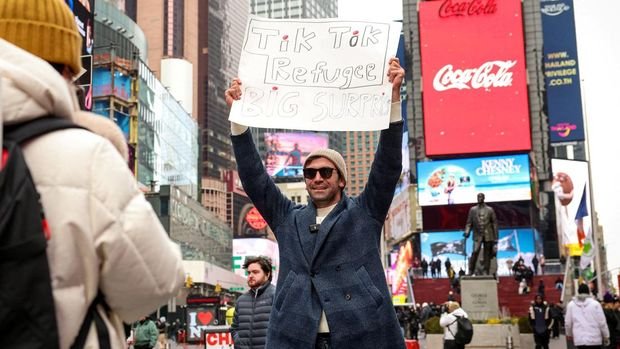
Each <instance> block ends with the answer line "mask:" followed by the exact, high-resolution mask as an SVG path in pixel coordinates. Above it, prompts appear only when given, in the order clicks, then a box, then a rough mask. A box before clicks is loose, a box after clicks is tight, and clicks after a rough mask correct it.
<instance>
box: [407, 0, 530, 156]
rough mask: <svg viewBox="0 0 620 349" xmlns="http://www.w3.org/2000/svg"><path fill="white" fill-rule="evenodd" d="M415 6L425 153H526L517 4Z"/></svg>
mask: <svg viewBox="0 0 620 349" xmlns="http://www.w3.org/2000/svg"><path fill="white" fill-rule="evenodd" d="M419 7H420V12H419V18H420V20H419V23H420V50H421V52H420V54H421V59H422V91H423V93H422V97H423V105H424V139H425V148H426V155H427V156H431V157H432V156H438V155H455V154H471V153H496V152H507V151H525V150H530V148H531V139H530V116H529V107H528V97H527V77H526V70H525V55H524V45H523V17H522V13H521V1H520V0H501V1H497V0H465V1H458V0H440V1H420V2H419Z"/></svg>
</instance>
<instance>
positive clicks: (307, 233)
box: [225, 58, 405, 349]
mask: <svg viewBox="0 0 620 349" xmlns="http://www.w3.org/2000/svg"><path fill="white" fill-rule="evenodd" d="M387 73H388V74H387V78H388V80H389V81H390V82H391V83H392V96H391V100H392V106H391V115H390V124H389V128H388V129H385V130H382V131H381V136H380V140H379V143H378V146H377V149H376V153H375V159H374V162H373V164H372V169H371V171H370V174H369V177H368V181H367V184H366V188H365V189H364V191H363V192H362V193H361V194H360V195H359V196H357V197H349V196H347V195H346V193H345V192H344V188H345V186H346V183H347V168H346V163H345V161H344V159H343V157H342V155H340V154H339V153H338V152H336V151H334V150H332V149H320V150H316V151H314V152H312V153H310V154H309V155H308V157H307V158H306V159H305V162H304V166H303V175H304V180H305V184H306V190H307V191H308V194H309V196H310V199H311V200H310V201H309V203H308V205H298V204H296V203H294V202H293V201H291V200H290V199H289V198H287V197H286V196H284V195H283V194H282V193H281V192H280V190H279V189H278V187H277V186H276V185H275V184H274V182H273V180H272V179H271V177H270V176H269V175H268V174H267V172H266V171H265V168H264V166H263V164H262V160H261V157H260V155H259V154H258V152H257V150H256V146H255V145H254V142H253V141H252V134H251V133H250V131H249V129H248V128H247V127H245V126H242V125H239V124H236V123H231V132H232V137H231V139H232V144H233V149H234V152H235V158H236V160H237V167H238V170H239V177H240V178H241V181H242V184H243V188H244V189H245V191H246V193H247V194H248V196H249V197H250V199H252V202H253V203H254V205H255V206H256V208H257V209H258V211H259V212H260V214H261V215H262V216H263V218H264V219H265V221H267V223H268V224H269V226H270V227H271V229H272V231H273V232H274V235H275V236H276V238H277V240H278V248H279V252H280V271H279V280H280V281H279V282H278V286H277V290H276V295H275V300H274V304H273V308H272V311H271V318H270V323H269V330H268V335H267V346H266V347H267V348H269V349H314V348H338V349H348V348H351V349H353V348H355V349H381V348H386V349H388V348H389V349H401V348H405V341H404V338H403V335H402V333H401V330H400V326H399V324H398V320H397V319H396V312H395V310H394V306H393V304H392V300H391V294H390V290H389V289H388V286H387V282H386V279H385V272H384V270H383V266H382V263H381V260H382V255H381V228H382V227H383V222H384V221H385V217H386V215H387V212H388V209H389V207H390V204H391V202H392V198H393V195H394V189H395V187H396V183H397V182H398V180H399V177H400V175H401V171H402V165H401V163H402V159H401V158H402V151H401V147H402V134H403V122H402V116H401V115H400V86H401V84H402V81H403V78H404V70H403V69H402V68H401V66H400V63H399V61H398V59H396V58H392V59H390V61H389V68H388V72H387ZM240 85H241V81H240V80H239V79H234V80H233V82H232V84H231V87H230V88H229V89H228V90H226V93H225V94H226V102H227V103H228V105H229V106H231V105H232V103H233V101H234V100H240V99H241V86H240Z"/></svg>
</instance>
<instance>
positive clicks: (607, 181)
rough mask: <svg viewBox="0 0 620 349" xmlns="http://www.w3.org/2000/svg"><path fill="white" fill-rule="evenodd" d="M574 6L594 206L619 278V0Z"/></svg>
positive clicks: (586, 0)
mask: <svg viewBox="0 0 620 349" xmlns="http://www.w3.org/2000/svg"><path fill="white" fill-rule="evenodd" d="M574 5H575V22H576V23H575V24H576V26H577V49H578V52H579V68H580V73H581V80H582V85H581V87H582V96H583V104H584V107H585V108H584V109H585V113H586V119H587V122H588V124H587V127H588V134H589V145H590V157H591V158H590V160H591V161H590V164H591V166H590V167H591V169H592V178H593V180H592V188H593V191H594V194H593V197H594V206H595V207H594V208H595V210H596V211H597V212H598V217H599V224H600V225H602V226H603V230H604V233H605V245H606V246H605V247H606V249H607V260H608V263H609V265H608V268H609V270H612V276H615V275H616V274H617V273H618V271H617V270H613V269H614V268H618V267H620V253H619V252H620V236H619V234H618V232H619V230H620V203H619V202H618V200H619V199H620V178H619V175H620V165H618V161H619V160H620V142H618V140H620V137H619V136H620V116H619V113H620V42H619V41H618V37H619V36H620V22H618V19H617V14H618V13H620V1H617V0H596V1H593V0H575V3H574ZM615 279H616V278H615V277H614V281H616V280H615Z"/></svg>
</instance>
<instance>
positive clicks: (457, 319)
mask: <svg viewBox="0 0 620 349" xmlns="http://www.w3.org/2000/svg"><path fill="white" fill-rule="evenodd" d="M452 316H454V317H455V318H456V320H454V321H452V323H451V324H449V325H448V327H447V329H448V332H450V334H451V335H452V337H453V338H455V337H454V333H452V330H450V326H452V325H454V323H456V322H457V321H459V318H460V316H458V315H452ZM457 330H458V328H457Z"/></svg>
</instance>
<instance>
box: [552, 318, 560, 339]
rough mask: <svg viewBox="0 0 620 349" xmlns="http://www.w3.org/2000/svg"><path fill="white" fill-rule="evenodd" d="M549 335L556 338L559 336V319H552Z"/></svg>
mask: <svg viewBox="0 0 620 349" xmlns="http://www.w3.org/2000/svg"><path fill="white" fill-rule="evenodd" d="M551 333H552V335H551V337H553V338H557V337H559V336H560V320H559V319H553V326H552V327H551Z"/></svg>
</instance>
